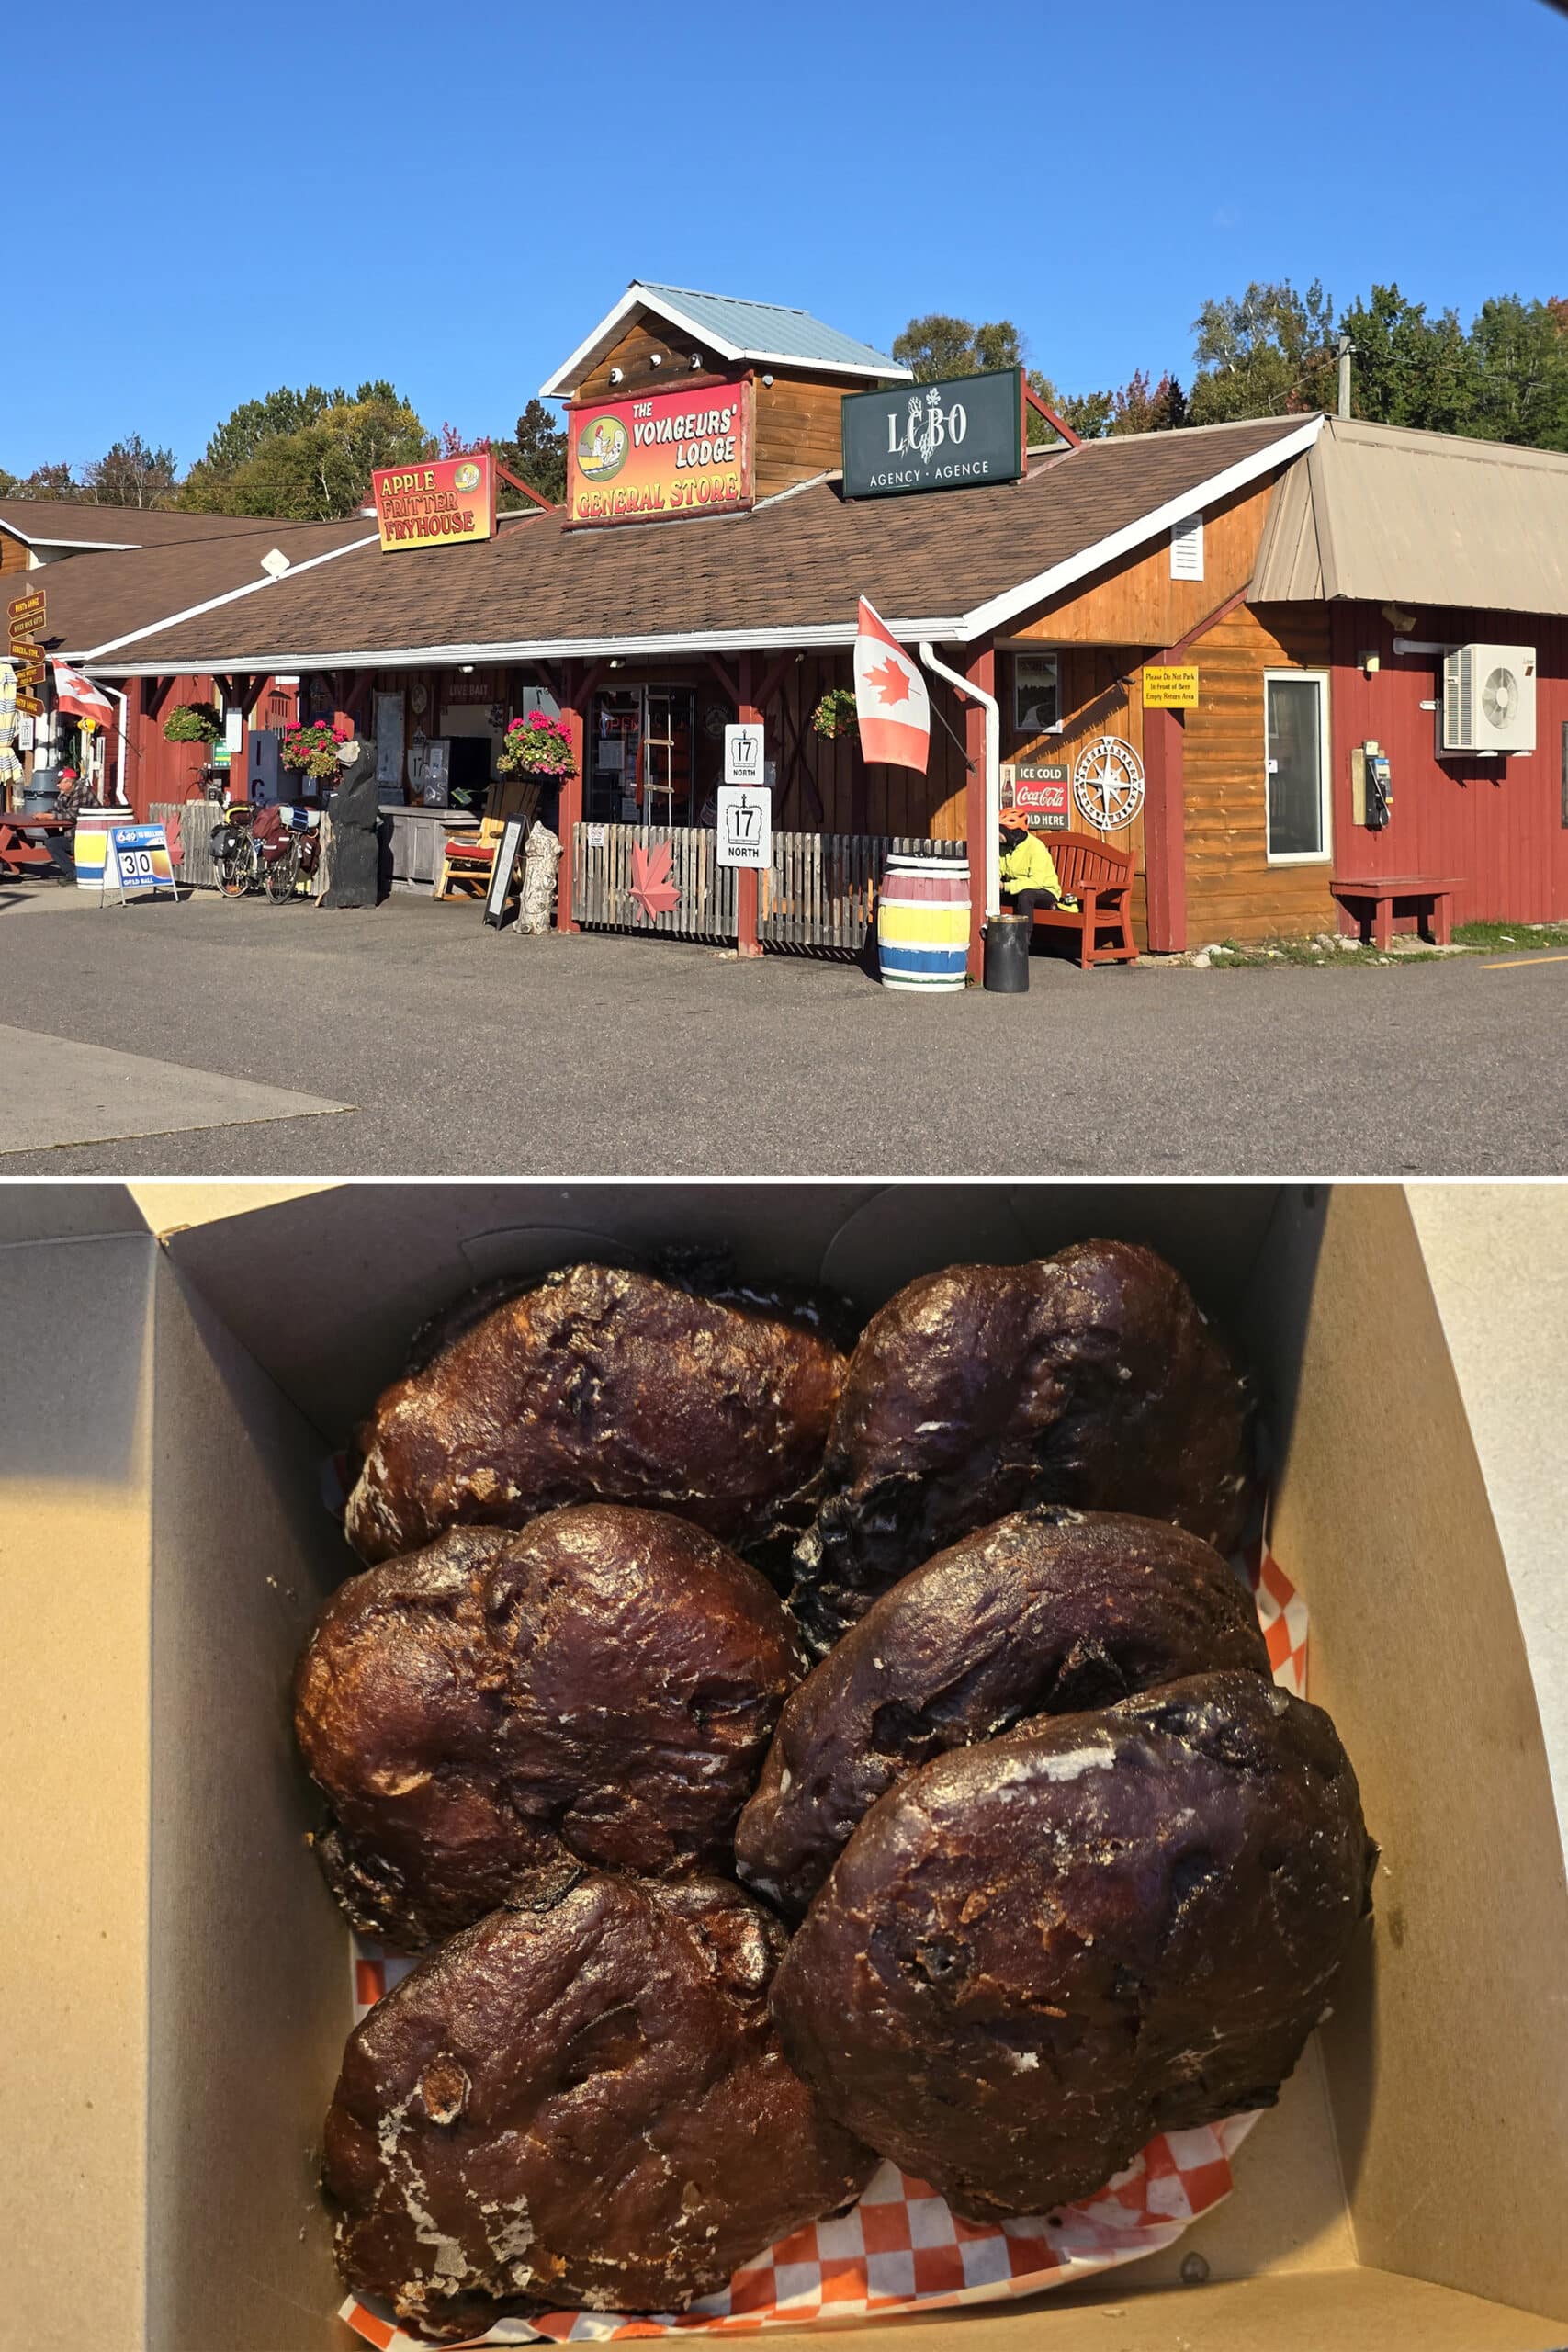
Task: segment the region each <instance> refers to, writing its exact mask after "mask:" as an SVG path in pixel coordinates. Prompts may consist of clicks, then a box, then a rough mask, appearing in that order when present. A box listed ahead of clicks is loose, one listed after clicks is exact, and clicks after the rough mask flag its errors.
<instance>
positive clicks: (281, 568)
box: [261, 548, 288, 580]
mask: <svg viewBox="0 0 1568 2352" xmlns="http://www.w3.org/2000/svg"><path fill="white" fill-rule="evenodd" d="M261 568H262V570H263V571H265V572H266V573H268V574H269V575H270V577H271V578H272V579H274V580H281V579H282V577H283V575H284V573H285V572H286V571H288V557H287V556H286V555H285V554H284V552H283V549H282V548H268V549H267V551H266V553H265V555H264V556H263V558H262V560H261Z"/></svg>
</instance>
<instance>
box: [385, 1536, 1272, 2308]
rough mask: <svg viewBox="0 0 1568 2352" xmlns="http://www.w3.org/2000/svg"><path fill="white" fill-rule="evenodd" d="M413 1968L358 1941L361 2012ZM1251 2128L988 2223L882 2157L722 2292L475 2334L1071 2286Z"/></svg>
mask: <svg viewBox="0 0 1568 2352" xmlns="http://www.w3.org/2000/svg"><path fill="white" fill-rule="evenodd" d="M1247 1578H1248V1581H1249V1583H1250V1584H1251V1586H1252V1591H1253V1597H1254V1599H1255V1600H1256V1601H1257V1604H1258V1623H1259V1624H1260V1625H1261V1626H1262V1628H1263V1637H1264V1639H1265V1641H1266V1642H1267V1643H1268V1645H1269V1658H1270V1659H1271V1661H1272V1663H1273V1668H1274V1679H1275V1681H1276V1682H1277V1683H1279V1684H1280V1687H1281V1689H1283V1690H1286V1691H1293V1692H1294V1693H1295V1695H1296V1697H1297V1698H1300V1699H1304V1698H1305V1697H1306V1683H1307V1612H1306V1604H1305V1602H1304V1601H1303V1600H1302V1598H1301V1595H1300V1594H1299V1593H1298V1592H1297V1591H1296V1589H1295V1587H1294V1586H1293V1585H1292V1583H1291V1582H1290V1579H1289V1578H1288V1577H1286V1576H1285V1574H1284V1573H1283V1571H1282V1570H1281V1568H1280V1565H1279V1563H1278V1561H1277V1560H1275V1558H1274V1557H1273V1555H1272V1554H1271V1553H1270V1552H1269V1549H1268V1546H1267V1544H1261V1545H1259V1546H1258V1547H1257V1548H1256V1549H1255V1551H1254V1552H1253V1553H1252V1554H1251V1555H1249V1556H1248V1559H1247ZM413 1964H414V1963H413V1962H412V1961H409V1960H404V1959H401V1958H398V1957H395V1956H394V1955H392V1954H390V1953H388V1954H385V1955H383V1954H382V1953H381V1952H380V1951H378V1949H377V1947H376V1946H374V1945H372V1944H367V1943H357V1942H356V1945H355V1962H354V1973H355V1985H354V1991H355V2018H356V2019H357V2018H362V2017H364V2016H365V2015H366V2014H367V2011H368V2010H369V2009H370V2008H371V2007H373V2006H374V2005H375V2003H376V2002H377V2001H378V2000H379V1999H380V1997H381V1996H382V1994H383V1993H385V1992H387V1991H389V1988H390V1987H391V1986H392V1985H395V1984H396V1983H397V1982H398V1980H399V1979H400V1977H402V1976H406V1975H407V1973H408V1972H409V1970H410V1969H411V1968H412V1966H413ZM1257 2120H1258V2118H1257V2116H1256V2114H1249V2115H1232V2116H1226V2117H1225V2118H1224V2120H1222V2121H1221V2122H1219V2123H1215V2124H1213V2125H1209V2126H1205V2127H1204V2129H1202V2130H1201V2131H1164V2132H1161V2133H1160V2135H1159V2136H1158V2138H1157V2139H1154V2140H1151V2141H1150V2142H1149V2143H1148V2146H1147V2147H1146V2148H1145V2149H1144V2151H1143V2153H1142V2154H1141V2155H1139V2156H1138V2157H1137V2158H1136V2160H1135V2161H1134V2163H1133V2164H1131V2165H1129V2166H1128V2167H1127V2170H1126V2171H1125V2172H1122V2173H1118V2174H1117V2176H1116V2177H1115V2179H1114V2180H1111V2181H1109V2182H1108V2183H1107V2184H1106V2186H1105V2188H1102V2189H1100V2192H1099V2194H1098V2195H1097V2196H1094V2197H1088V2198H1084V2199H1080V2201H1079V2202H1078V2203H1077V2204H1075V2205H1062V2206H1058V2208H1057V2209H1056V2211H1055V2212H1054V2213H1048V2214H1045V2215H1043V2217H1042V2218H1040V2219H1038V2220H1029V2221H1021V2222H1003V2223H1002V2225H1001V2227H1000V2228H999V2229H998V2228H994V2227H992V2226H990V2225H988V2224H987V2225H982V2224H981V2223H979V2222H965V2221H964V2220H962V2219H961V2218H960V2216H959V2215H958V2214H956V2213H954V2212H953V2211H952V2209H951V2208H950V2207H949V2205H948V2203H947V2201H946V2199H944V2198H942V2197H939V2196H938V2195H937V2194H936V2192H935V2191H934V2190H933V2189H931V2188H928V2187H927V2186H926V2184H925V2182H924V2181H921V2180H915V2179H912V2178H911V2177H910V2176H909V2175H908V2173H903V2172H900V2171H899V2170H898V2168H897V2165H891V2164H885V2165H881V2166H880V2167H879V2169H878V2170H877V2172H876V2174H875V2175H874V2177H873V2179H872V2181H871V2184H870V2186H869V2188H867V2189H866V2190H865V2192H864V2194H863V2197H862V2198H861V2200H860V2202H859V2204H858V2205H856V2206H855V2207H854V2209H853V2211H851V2212H849V2213H845V2214H843V2215H841V2216H840V2218H839V2219H838V2220H836V2221H830V2222H810V2223H808V2224H807V2227H806V2228H805V2229H803V2230H796V2231H795V2234H794V2236H793V2237H788V2238H785V2239H784V2240H783V2241H782V2243H781V2244H779V2245H773V2246H770V2247H769V2248H768V2249H767V2251H766V2253H764V2254H760V2255H758V2256H757V2257H756V2259H755V2260H754V2261H751V2262H747V2263H743V2264H742V2266H741V2267H740V2268H739V2270H738V2271H737V2272H736V2273H735V2276H734V2277H733V2278H731V2280H730V2282H729V2284H728V2287H727V2288H725V2289H724V2290H723V2291H722V2293H720V2294H716V2295H706V2296H704V2297H703V2299H702V2300H701V2301H698V2302H694V2303H693V2304H692V2306H691V2307H690V2309H689V2310H687V2311H683V2312H655V2313H637V2312H544V2313H543V2314H536V2316H535V2317H534V2318H533V2319H532V2320H523V2319H504V2320H500V2321H498V2322H497V2323H496V2324H495V2325H494V2326H493V2327H492V2328H491V2329H490V2331H489V2332H488V2334H486V2335H478V2336H474V2337H473V2338H471V2339H470V2340H471V2341H472V2342H473V2343H474V2344H539V2343H546V2342H551V2343H558V2344H568V2343H570V2344H613V2343H618V2342H620V2341H622V2340H623V2339H625V2338H626V2337H628V2336H638V2335H740V2334H750V2333H752V2332H753V2331H755V2330H757V2329H759V2328H764V2327H795V2328H799V2327H810V2326H813V2325H816V2324H828V2323H836V2322H841V2321H844V2320H852V2319H882V2318H886V2316H888V2315H889V2314H896V2313H897V2312H913V2311H940V2310H941V2309H942V2308H943V2307H944V2306H946V2305H949V2304H955V2303H992V2302H1004V2301H1011V2300H1014V2299H1016V2298H1018V2297H1019V2296H1022V2295H1038V2294H1040V2293H1042V2292H1043V2290H1045V2289H1046V2288H1048V2287H1065V2286H1071V2285H1076V2284H1077V2283H1078V2282H1079V2281H1081V2280H1082V2279H1084V2278H1089V2277H1090V2276H1091V2275H1092V2274H1093V2273H1094V2272H1095V2271H1097V2270H1110V2269H1112V2268H1114V2267H1116V2265H1117V2264H1119V2263H1123V2262H1136V2261H1138V2260H1139V2259H1140V2258H1141V2257H1142V2256H1144V2255H1147V2254H1157V2253H1158V2252H1159V2250H1160V2249H1161V2247H1163V2246H1168V2245H1171V2244H1172V2242H1173V2241H1174V2240H1175V2239H1177V2238H1179V2236H1180V2235H1181V2233H1182V2232H1183V2230H1185V2229H1186V2228H1187V2226H1188V2224H1189V2222H1194V2221H1196V2220H1197V2218H1198V2216H1199V2215H1200V2214H1201V2213H1206V2212H1208V2211H1210V2209H1211V2208H1212V2207H1213V2206H1215V2205H1218V2204H1219V2203H1221V2201H1222V2200H1223V2199H1224V2198H1226V2197H1228V2196H1229V2195H1230V2192H1231V2168H1230V2160H1231V2157H1232V2156H1233V2155H1234V2154H1235V2151H1236V2149H1237V2148H1238V2147H1239V2146H1240V2145H1241V2143H1242V2142H1243V2140H1245V2139H1246V2137H1247V2133H1248V2131H1251V2129H1252V2127H1253V2125H1254V2124H1255V2123H1256V2122H1257ZM338 2315H339V2317H340V2318H341V2319H344V2320H345V2321H346V2322H347V2323H348V2325H349V2326H350V2327H351V2328H352V2329H353V2331H354V2333H355V2335H358V2336H360V2337H361V2338H363V2340H364V2341H365V2342H366V2343H367V2344H373V2345H375V2346H378V2352H420V2346H421V2344H422V2341H423V2339H422V2338H420V2337H418V2336H414V2335H407V2334H405V2333H404V2331H403V2330H402V2329H401V2328H400V2327H399V2326H398V2325H397V2323H396V2322H395V2321H394V2320H392V2319H391V2318H389V2316H388V2314H387V2312H386V2311H385V2310H384V2309H383V2308H381V2307H379V2306H378V2305H376V2304H374V2303H370V2302H364V2301H361V2300H360V2299H359V2298H358V2297H357V2296H352V2295H351V2296H350V2297H349V2299H348V2301H346V2302H345V2303H344V2304H343V2305H342V2306H341V2308H340V2311H339V2314H338Z"/></svg>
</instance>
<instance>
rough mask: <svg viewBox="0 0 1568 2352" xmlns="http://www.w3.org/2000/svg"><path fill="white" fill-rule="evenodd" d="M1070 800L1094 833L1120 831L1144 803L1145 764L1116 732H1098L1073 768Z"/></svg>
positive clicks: (1080, 754)
mask: <svg viewBox="0 0 1568 2352" xmlns="http://www.w3.org/2000/svg"><path fill="white" fill-rule="evenodd" d="M1073 800H1074V804H1075V806H1076V807H1077V812H1078V814H1079V816H1080V817H1083V818H1085V819H1087V820H1088V822H1089V824H1091V825H1092V826H1093V827H1094V829H1095V831H1097V832H1100V833H1115V832H1120V831H1121V830H1122V826H1123V825H1130V824H1131V823H1132V821H1133V820H1134V817H1135V816H1136V815H1137V813H1138V811H1139V809H1141V808H1142V807H1143V805H1144V763H1143V762H1142V761H1141V760H1140V759H1139V757H1138V755H1137V753H1136V752H1134V749H1133V746H1132V745H1131V743H1124V742H1123V741H1122V738H1121V737H1120V736H1119V735H1097V736H1096V737H1095V739H1094V741H1093V742H1092V743H1088V744H1086V745H1085V747H1084V749H1083V750H1082V751H1081V752H1079V754H1078V758H1077V765H1076V766H1075V768H1074V769H1073Z"/></svg>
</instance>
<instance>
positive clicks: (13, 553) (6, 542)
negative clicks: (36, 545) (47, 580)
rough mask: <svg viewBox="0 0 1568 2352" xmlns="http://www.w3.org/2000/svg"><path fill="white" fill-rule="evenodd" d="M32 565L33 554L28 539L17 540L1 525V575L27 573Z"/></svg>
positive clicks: (11, 532)
mask: <svg viewBox="0 0 1568 2352" xmlns="http://www.w3.org/2000/svg"><path fill="white" fill-rule="evenodd" d="M31 565H32V552H31V550H30V548H28V543H27V541H26V539H19V538H17V535H16V533H15V532H14V531H8V530H7V529H6V526H5V525H4V524H3V523H0V573H5V572H12V571H28V570H29V569H30V568H31Z"/></svg>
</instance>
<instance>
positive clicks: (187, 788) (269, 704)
mask: <svg viewBox="0 0 1568 2352" xmlns="http://www.w3.org/2000/svg"><path fill="white" fill-rule="evenodd" d="M125 684H126V688H127V691H128V693H129V695H130V732H129V734H128V737H127V741H126V757H125V797H126V798H127V800H128V801H129V802H130V806H131V808H132V809H134V810H135V812H136V814H137V816H138V817H139V818H141V819H145V818H146V816H147V814H148V811H149V810H150V809H151V808H152V804H153V803H154V801H169V800H175V801H180V800H185V799H187V798H189V797H198V796H199V794H200V791H201V786H200V784H199V782H198V780H197V779H198V778H199V775H200V773H201V770H202V769H203V767H205V766H206V764H207V763H208V762H209V760H210V758H211V757H212V753H211V751H210V750H209V747H208V745H207V744H205V743H170V742H167V741H165V740H164V720H165V718H167V717H168V715H169V713H170V712H171V711H172V710H173V709H174V708H175V706H176V705H177V704H179V703H182V702H210V703H215V704H220V703H221V700H222V689H221V688H220V685H219V684H218V682H217V680H216V679H215V678H211V677H209V676H207V675H205V674H203V675H200V676H197V675H192V674H189V673H186V675H184V676H181V677H178V678H176V679H175V682H174V684H172V685H171V687H170V688H169V691H168V693H167V695H165V696H164V700H163V701H162V702H161V703H160V704H159V706H158V709H157V712H156V714H155V715H154V716H152V717H151V718H149V717H148V716H147V715H146V713H145V711H144V709H143V703H144V700H145V690H146V682H145V681H144V680H142V679H140V678H131V679H128V680H127V681H126V682H125ZM275 702H276V705H277V707H276V710H275V709H274V707H273V705H274V704H275ZM117 707H118V706H117ZM257 713H258V717H259V718H260V719H261V720H262V721H264V722H265V723H266V724H269V725H270V724H274V723H281V722H283V721H284V720H287V719H293V718H297V717H298V716H299V697H298V695H297V693H296V690H295V689H294V688H293V687H292V686H289V687H284V688H281V689H278V688H275V687H274V686H273V685H272V682H271V680H270V679H269V680H268V681H267V684H266V685H265V687H264V688H263V690H262V693H261V696H260V699H259V702H258V705H257ZM248 743H249V735H248V729H247V734H246V736H245V738H244V739H243V741H242V742H241V744H240V748H239V749H238V751H237V752H235V753H234V754H233V758H232V762H231V766H230V771H229V772H230V775H231V776H232V778H233V780H234V788H235V790H236V791H239V790H241V789H243V784H244V779H245V775H246V769H247V763H248V760H249V750H248ZM113 757H114V746H113V745H112V744H111V746H110V760H111V763H112V760H113Z"/></svg>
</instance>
